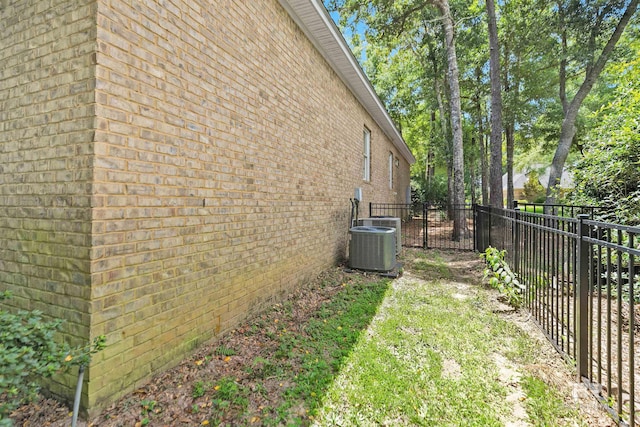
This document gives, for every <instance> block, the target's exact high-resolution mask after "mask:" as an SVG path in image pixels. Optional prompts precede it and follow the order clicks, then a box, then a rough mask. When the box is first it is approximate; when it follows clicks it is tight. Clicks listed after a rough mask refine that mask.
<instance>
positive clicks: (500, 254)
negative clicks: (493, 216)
mask: <svg viewBox="0 0 640 427" xmlns="http://www.w3.org/2000/svg"><path fill="white" fill-rule="evenodd" d="M505 255H506V251H499V250H498V249H496V248H493V247H491V246H490V247H488V248H487V250H486V251H484V253H482V254H480V257H481V258H482V259H484V260H485V262H486V263H487V267H486V268H485V269H484V278H485V279H488V280H489V285H490V286H491V287H492V288H495V289H497V290H498V291H500V294H502V296H503V297H504V298H505V299H506V301H507V302H508V303H509V304H510V305H512V306H514V307H516V308H518V307H520V306H521V305H522V294H523V292H524V286H523V285H522V284H521V283H520V280H519V279H518V276H517V274H516V273H514V272H513V271H511V268H510V267H509V264H507V262H506V261H505V259H504V258H505Z"/></svg>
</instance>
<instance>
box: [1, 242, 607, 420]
mask: <svg viewBox="0 0 640 427" xmlns="http://www.w3.org/2000/svg"><path fill="white" fill-rule="evenodd" d="M403 258H404V259H403V261H404V263H405V274H404V275H403V277H401V278H399V279H396V280H394V281H391V280H388V279H383V278H380V277H378V276H376V275H371V274H368V275H365V274H359V273H346V272H344V271H343V270H342V269H340V268H335V269H332V270H330V271H327V272H326V273H325V274H323V275H322V276H321V277H319V278H318V279H317V280H316V281H314V282H313V283H309V284H308V285H306V286H305V287H303V289H300V290H298V291H296V292H293V293H292V294H290V295H289V297H288V299H287V300H286V301H284V302H283V303H281V304H278V305H276V306H274V307H273V308H272V309H271V310H269V311H268V312H265V313H264V314H262V315H261V316H258V317H256V318H254V319H252V320H250V321H248V322H247V323H245V324H244V325H242V326H241V327H239V328H238V329H236V330H234V331H232V332H230V333H229V334H227V335H225V336H224V337H222V338H221V339H220V340H218V341H217V342H216V343H215V344H213V345H211V346H208V347H206V348H202V349H200V350H199V351H198V352H197V353H196V354H194V355H193V356H192V357H190V358H188V359H186V360H184V361H183V362H182V363H181V364H180V365H179V366H177V367H176V368H174V369H172V370H170V371H168V372H166V373H164V374H161V375H159V376H157V377H156V378H154V379H153V380H152V381H151V382H150V383H149V384H147V385H146V386H144V387H141V388H140V389H138V390H135V391H134V392H133V393H130V394H129V395H127V396H125V397H123V398H122V399H120V400H119V401H118V402H116V403H115V404H113V405H112V406H111V407H109V408H107V409H106V410H105V411H103V412H102V413H101V414H100V415H98V416H97V417H95V418H93V419H91V420H89V423H88V424H87V423H86V422H82V423H79V425H94V426H143V425H150V426H165V425H168V426H175V425H185V426H190V425H234V426H235V425H311V424H316V425H345V426H346V425H424V426H433V425H438V426H440V425H451V426H459V425H482V426H485V425H496V426H502V425H509V426H527V425H539V426H549V425H568V426H573V425H598V426H606V425H614V423H613V422H612V421H611V420H610V419H609V418H608V417H607V416H606V414H605V412H604V411H602V410H601V409H600V408H599V405H598V403H597V402H596V400H595V399H594V398H593V397H591V396H590V395H589V394H588V393H587V392H586V390H585V389H584V388H583V386H581V385H579V384H575V383H574V382H573V380H574V378H573V374H572V372H571V370H570V369H569V368H568V367H567V366H566V365H565V364H564V362H563V360H562V359H561V358H560V356H559V355H558V354H557V353H556V352H555V351H554V350H553V348H552V347H551V345H550V344H548V343H547V342H546V340H545V339H544V338H543V337H542V335H541V333H540V332H539V330H538V329H537V328H536V327H535V326H534V325H533V324H532V322H531V321H530V320H529V319H528V315H527V314H526V313H524V312H517V311H513V310H511V309H510V308H509V307H508V306H505V305H503V304H501V303H499V302H498V301H497V299H496V297H497V295H496V292H495V291H493V290H489V289H487V288H485V287H483V286H482V285H481V284H480V280H481V277H482V272H481V269H482V265H481V263H480V261H479V259H478V256H477V254H472V253H460V252H450V253H449V252H438V251H428V252H424V251H421V250H406V251H405V253H404V255H403ZM13 418H14V420H15V421H16V425H30V426H33V425H50V426H68V425H69V423H70V414H69V410H68V409H67V408H65V407H64V406H62V405H59V404H57V403H56V402H55V401H52V400H47V399H43V400H41V401H40V402H38V403H33V404H31V405H27V406H24V407H22V408H20V409H19V410H18V411H16V412H15V413H14V416H13Z"/></svg>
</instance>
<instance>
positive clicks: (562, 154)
mask: <svg viewBox="0 0 640 427" xmlns="http://www.w3.org/2000/svg"><path fill="white" fill-rule="evenodd" d="M637 7H638V0H629V1H628V2H616V1H610V2H596V1H583V2H576V1H570V3H569V4H564V3H562V2H561V3H559V4H558V11H559V24H560V27H559V32H560V35H561V43H562V53H563V56H562V58H561V61H560V72H559V75H560V100H561V102H562V106H563V113H564V117H563V120H562V126H561V128H560V140H559V142H558V146H557V148H556V151H555V154H554V156H553V161H552V163H551V170H550V173H549V182H548V184H547V199H546V203H547V204H553V203H555V201H556V192H557V187H558V186H559V184H560V177H561V176H562V171H563V169H564V165H565V162H566V160H567V156H568V155H569V150H570V148H571V145H572V143H573V139H574V137H575V135H576V120H577V118H578V112H579V110H580V106H581V105H582V103H583V101H584V100H585V98H586V97H587V95H588V94H589V92H590V91H591V89H592V88H593V85H594V84H595V82H596V80H597V79H598V76H599V75H600V73H601V72H602V70H603V69H604V67H605V65H606V63H607V61H608V60H609V57H610V56H611V54H612V52H613V50H614V48H615V46H616V43H617V42H618V40H620V37H621V36H622V33H623V31H624V29H625V27H626V26H627V24H628V23H629V21H630V20H631V17H632V16H633V15H634V13H635V12H636V9H637ZM569 16H570V17H571V19H569V18H568V17H569ZM616 19H617V23H615V21H614V20H616ZM614 23H615V27H614V30H613V32H611V34H610V35H609V37H608V38H606V32H607V30H608V28H609V27H610V26H611V25H612V24H614ZM570 24H571V25H574V26H576V24H581V25H580V26H579V27H577V28H576V30H577V35H578V37H587V40H585V42H586V43H583V44H581V49H582V52H581V53H582V54H583V57H584V71H585V74H584V80H583V81H582V83H581V84H580V86H579V88H578V90H577V92H576V94H575V95H574V97H573V99H571V101H569V100H568V97H567V94H566V89H567V67H568V65H567V63H568V61H567V55H568V53H567V50H568V40H567V32H568V29H569V25H570ZM603 38H605V39H606V43H604V46H602V47H601V46H599V45H598V40H600V39H603ZM600 48H601V49H602V50H600V51H599V49H600ZM598 51H599V54H598Z"/></svg>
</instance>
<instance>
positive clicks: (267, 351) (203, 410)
mask: <svg viewBox="0 0 640 427" xmlns="http://www.w3.org/2000/svg"><path fill="white" fill-rule="evenodd" d="M411 251H413V250H406V251H405V257H407V256H409V257H411ZM440 254H441V256H443V257H444V258H445V259H446V261H447V262H448V264H449V268H450V270H451V272H452V274H453V277H452V279H451V280H452V281H459V282H464V281H466V282H472V283H476V284H478V285H479V284H480V281H481V277H482V273H481V270H482V266H481V263H480V261H479V260H478V256H477V254H473V253H462V252H440ZM345 275H346V273H345V272H344V270H343V269H341V268H335V269H332V270H330V271H327V272H326V273H325V274H323V275H322V276H321V277H319V278H318V279H317V280H316V281H315V282H313V283H310V284H308V285H306V286H304V287H302V288H301V289H299V290H297V291H294V292H292V293H290V294H289V296H288V299H287V303H288V306H289V312H288V313H289V315H288V316H283V310H284V308H283V304H278V305H276V306H275V307H273V309H271V310H269V311H267V312H265V313H263V314H262V315H260V316H258V317H257V318H254V319H251V320H250V321H248V322H246V323H245V324H243V325H241V326H240V327H238V328H237V329H235V330H233V331H231V332H230V333H228V334H226V335H225V336H223V337H222V338H221V339H219V340H218V341H217V342H215V343H212V344H210V345H208V346H205V347H203V348H201V349H200V350H198V351H197V352H196V353H195V354H193V355H192V356H191V357H188V358H186V359H185V360H183V361H182V362H181V363H180V364H179V365H178V366H176V367H175V368H174V369H171V370H169V371H167V372H165V373H163V374H161V375H158V376H156V377H155V378H153V379H152V380H151V381H150V382H149V383H148V384H146V385H144V386H142V387H140V388H138V389H136V390H134V391H133V392H131V393H129V394H127V395H126V396H124V397H123V398H121V399H120V400H119V401H117V402H115V403H114V404H112V405H111V406H109V407H108V408H106V409H105V410H104V411H102V412H101V413H100V414H98V415H97V416H95V417H92V418H91V419H89V420H83V421H80V422H79V423H78V425H79V426H133V427H137V426H143V425H147V424H145V421H144V417H143V415H144V413H146V414H147V415H149V414H150V415H151V416H150V417H148V418H149V419H151V422H149V423H148V425H154V426H180V425H184V426H192V425H207V424H208V421H206V420H207V419H208V418H209V417H210V413H209V411H210V410H211V409H212V408H210V407H207V405H210V403H207V400H206V399H203V398H201V397H194V394H195V393H194V390H195V389H196V387H197V384H198V382H200V383H202V382H203V381H205V380H206V381H207V383H210V384H216V383H218V381H220V380H221V379H223V378H232V379H234V381H235V382H236V383H237V384H241V385H242V387H243V389H244V390H249V391H250V392H249V393H248V395H247V396H246V398H247V399H248V401H249V403H248V412H249V413H255V414H264V410H265V408H276V407H277V406H278V404H279V402H281V401H282V399H283V396H282V387H283V386H286V385H283V384H282V383H280V382H279V380H278V379H277V378H275V377H273V378H271V379H270V378H269V377H268V376H267V377H266V378H265V379H264V380H263V381H262V382H261V384H262V385H261V386H260V388H259V389H258V384H257V383H255V381H254V380H252V379H251V377H250V376H249V375H248V369H247V368H248V367H251V366H252V363H253V364H254V363H255V360H256V359H257V358H259V357H263V358H265V359H268V358H269V357H270V356H271V355H272V353H273V351H274V350H275V346H276V343H275V342H274V340H273V333H272V332H273V331H272V330H271V329H272V327H271V326H272V325H274V324H276V323H277V322H278V321H279V320H280V319H285V318H286V320H280V322H281V323H280V326H279V327H284V328H288V329H289V330H291V331H295V330H297V328H302V327H303V326H304V324H305V322H307V321H308V319H309V318H310V316H311V315H312V314H313V313H314V311H315V310H316V309H317V308H318V307H319V306H320V305H321V304H322V303H323V302H325V301H328V300H329V299H331V298H332V296H333V295H335V294H336V293H337V292H338V291H339V290H340V289H341V284H342V283H344V280H348V278H347V276H345ZM495 304H496V305H495V312H496V313H500V314H501V315H502V316H504V318H505V319H507V320H509V321H511V322H513V323H515V324H516V325H518V327H520V328H521V329H523V330H524V331H526V332H527V333H529V334H530V335H531V336H532V337H534V338H535V339H536V340H537V341H538V342H539V348H540V350H539V357H538V360H537V361H536V363H535V364H532V365H529V366H510V367H509V368H510V369H511V370H514V371H517V372H520V373H523V372H526V371H528V370H529V371H532V372H535V373H536V374H537V375H538V376H540V377H541V378H543V379H544V380H545V381H546V382H547V383H548V384H550V385H552V386H554V387H556V388H557V389H558V390H559V391H560V392H561V393H562V395H563V396H567V397H566V403H567V404H569V405H570V406H571V407H573V408H577V409H579V410H580V411H581V413H583V414H584V416H585V417H586V420H587V423H588V425H590V426H614V425H615V423H614V422H613V421H612V420H611V419H610V418H609V417H608V416H607V414H606V413H605V412H604V410H602V409H601V406H600V405H599V403H598V402H597V401H596V399H595V398H594V397H593V396H592V395H591V394H590V393H589V392H588V391H587V390H586V389H585V387H584V386H583V385H581V384H577V383H576V382H575V378H574V375H573V373H572V372H571V369H570V368H569V367H568V366H567V364H566V363H565V362H564V360H563V359H562V358H561V357H560V356H559V355H558V353H557V352H556V351H555V350H554V349H553V347H552V346H551V345H550V344H549V343H548V341H547V340H546V338H545V337H544V336H543V335H542V333H541V332H540V329H539V328H538V327H537V326H536V325H535V324H534V323H533V321H532V320H531V319H530V316H529V315H528V314H527V313H526V312H523V311H515V310H512V309H511V308H510V307H508V306H506V305H504V304H501V303H500V302H499V301H498V300H497V299H496V302H495ZM282 322H286V324H282ZM256 325H257V326H256ZM270 332H271V333H270ZM225 348H227V349H229V348H230V349H235V350H236V351H235V352H234V354H232V355H225V352H224V351H220V349H225ZM253 367H254V368H255V366H253ZM298 368H299V369H303V367H298ZM516 378H517V376H516ZM510 381H514V380H513V379H511V380H510ZM515 381H517V380H515ZM144 402H154V403H153V404H151V405H149V404H148V405H147V407H145V406H144ZM209 402H210V400H209ZM196 405H197V406H196ZM196 408H197V410H196ZM294 410H295V408H294ZM298 410H299V411H300V412H304V410H305V408H298ZM226 413H227V414H228V417H227V418H224V419H222V420H221V424H224V425H238V424H242V425H245V424H253V425H261V424H262V422H261V418H260V417H258V416H256V417H252V418H246V415H244V418H237V419H236V418H233V417H234V414H235V415H237V413H234V411H228V412H226ZM12 418H13V419H14V421H15V425H18V426H68V425H70V422H71V414H70V412H69V409H68V407H66V406H64V405H62V404H60V403H58V402H56V401H55V400H52V399H44V398H43V399H41V400H40V401H39V402H35V403H32V404H29V405H25V406H23V407H21V408H19V409H18V410H17V411H15V412H14V413H13V414H12ZM521 418H522V417H520V418H518V417H515V418H514V419H515V421H516V422H514V423H512V421H513V420H512V421H508V422H505V425H508V426H514V425H515V426H525V425H530V424H528V423H527V422H526V421H524V420H522V419H521Z"/></svg>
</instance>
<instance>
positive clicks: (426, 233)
mask: <svg viewBox="0 0 640 427" xmlns="http://www.w3.org/2000/svg"><path fill="white" fill-rule="evenodd" d="M456 215H460V216H461V221H460V225H461V229H460V230H459V233H458V235H457V236H454V218H455V216H456ZM369 216H370V217H372V218H380V217H395V218H401V219H402V227H401V228H402V233H401V234H402V245H403V246H406V247H418V248H425V249H455V250H469V251H472V250H474V242H475V237H474V236H475V224H474V220H475V216H474V210H473V206H472V205H463V206H453V207H450V208H448V209H447V208H440V207H437V206H432V205H429V204H428V203H416V204H392V203H370V204H369Z"/></svg>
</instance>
